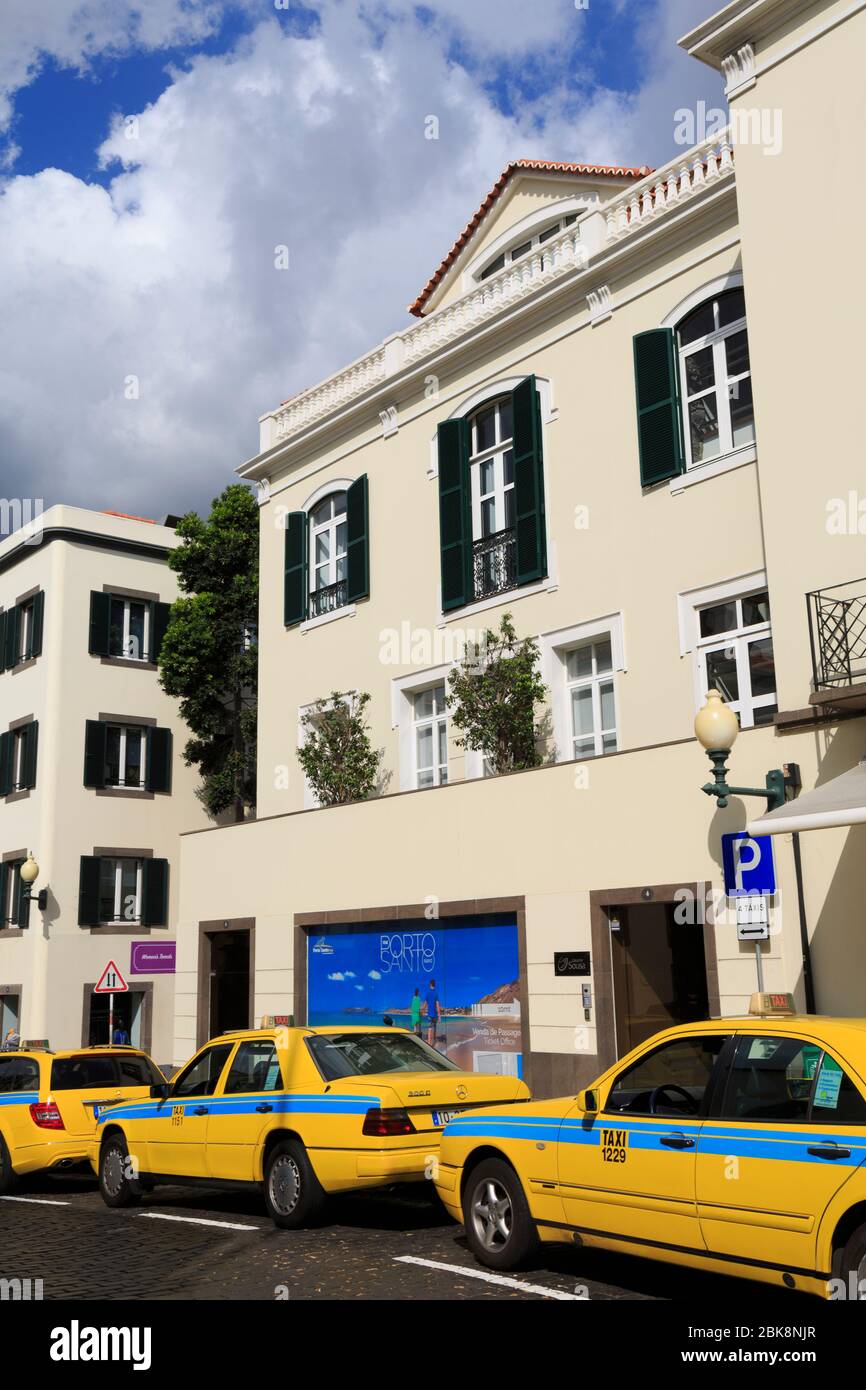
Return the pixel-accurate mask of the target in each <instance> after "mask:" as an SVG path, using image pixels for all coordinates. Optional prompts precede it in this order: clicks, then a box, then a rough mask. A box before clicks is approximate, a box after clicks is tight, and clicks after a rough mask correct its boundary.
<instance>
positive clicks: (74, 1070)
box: [51, 1052, 119, 1091]
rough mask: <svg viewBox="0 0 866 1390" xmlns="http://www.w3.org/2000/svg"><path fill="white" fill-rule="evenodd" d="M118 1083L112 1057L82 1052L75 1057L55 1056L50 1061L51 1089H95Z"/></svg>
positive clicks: (115, 1064) (115, 1062)
mask: <svg viewBox="0 0 866 1390" xmlns="http://www.w3.org/2000/svg"><path fill="white" fill-rule="evenodd" d="M118 1084H119V1081H118V1074H117V1061H116V1059H115V1058H114V1057H109V1056H106V1055H104V1054H102V1055H100V1054H99V1053H96V1054H94V1053H87V1052H82V1053H81V1054H80V1055H79V1056H75V1057H55V1059H54V1061H53V1062H52V1063H51V1089H52V1091H83V1090H90V1091H95V1090H99V1088H100V1086H117V1085H118Z"/></svg>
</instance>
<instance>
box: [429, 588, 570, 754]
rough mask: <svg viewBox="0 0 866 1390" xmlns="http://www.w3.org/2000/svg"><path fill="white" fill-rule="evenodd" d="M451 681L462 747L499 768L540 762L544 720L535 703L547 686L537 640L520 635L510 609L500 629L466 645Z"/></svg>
mask: <svg viewBox="0 0 866 1390" xmlns="http://www.w3.org/2000/svg"><path fill="white" fill-rule="evenodd" d="M448 684H449V687H450V688H449V691H448V708H449V713H450V715H451V720H452V722H453V724H454V726H455V727H456V728H458V729H460V730H462V737H461V738H458V739H457V743H458V745H459V746H460V747H461V748H470V749H472V750H473V751H475V752H479V753H483V755H484V757H485V758H486V760H487V762H488V764H489V766H490V769H491V771H492V772H494V773H501V772H515V771H517V770H518V769H520V768H526V767H539V766H540V765H541V763H542V761H543V758H542V754H541V749H540V747H539V745H540V743H541V741H542V738H543V736H544V729H545V725H544V721H543V720H541V721H537V720H536V707H537V706H538V705H540V704H541V703H542V702H543V701H544V697H545V695H546V693H547V692H546V687H545V684H544V682H543V681H542V679H541V676H540V675H539V673H538V646H537V645H536V643H535V642H533V641H532V640H531V638H524V639H523V640H522V641H521V640H519V639H518V637H517V634H516V632H515V631H514V625H513V623H512V621H511V614H510V613H505V614H503V616H502V619H501V621H500V624H499V631H498V632H492V631H491V630H490V629H488V630H487V631H486V632H485V634H484V637H483V640H482V641H481V642H480V643H476V644H469V645H468V646H467V649H466V651H465V653H464V656H463V660H462V662H461V663H460V665H459V666H456V667H455V668H454V670H453V671H452V672H451V674H450V675H449V677H448Z"/></svg>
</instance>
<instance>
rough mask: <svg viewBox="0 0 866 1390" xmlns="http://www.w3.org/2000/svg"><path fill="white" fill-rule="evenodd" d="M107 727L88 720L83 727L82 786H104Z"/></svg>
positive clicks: (97, 720) (96, 721) (98, 722)
mask: <svg viewBox="0 0 866 1390" xmlns="http://www.w3.org/2000/svg"><path fill="white" fill-rule="evenodd" d="M107 735H108V725H107V724H105V723H102V722H101V721H100V720H99V719H88V720H87V721H86V722H85V725H84V785H85V787H100V788H101V787H104V786H105V745H106V738H107Z"/></svg>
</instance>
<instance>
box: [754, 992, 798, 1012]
mask: <svg viewBox="0 0 866 1390" xmlns="http://www.w3.org/2000/svg"><path fill="white" fill-rule="evenodd" d="M796 1012H797V1010H796V1009H795V1008H794V996H793V994H753V995H752V997H751V999H750V1000H749V1013H750V1014H760V1015H761V1016H762V1017H767V1016H768V1015H769V1016H770V1017H772V1016H774V1015H775V1016H776V1017H781V1016H783V1015H788V1016H790V1015H791V1014H795V1013H796Z"/></svg>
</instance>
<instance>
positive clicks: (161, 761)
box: [144, 728, 172, 792]
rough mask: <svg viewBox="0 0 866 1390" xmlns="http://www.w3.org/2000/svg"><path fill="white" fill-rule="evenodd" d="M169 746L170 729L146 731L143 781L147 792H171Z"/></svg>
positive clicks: (170, 741) (170, 742)
mask: <svg viewBox="0 0 866 1390" xmlns="http://www.w3.org/2000/svg"><path fill="white" fill-rule="evenodd" d="M171 745H172V738H171V729H156V728H150V729H148V731H147V756H146V760H145V773H144V779H145V786H146V787H147V790H148V791H149V792H170V791H171Z"/></svg>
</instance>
